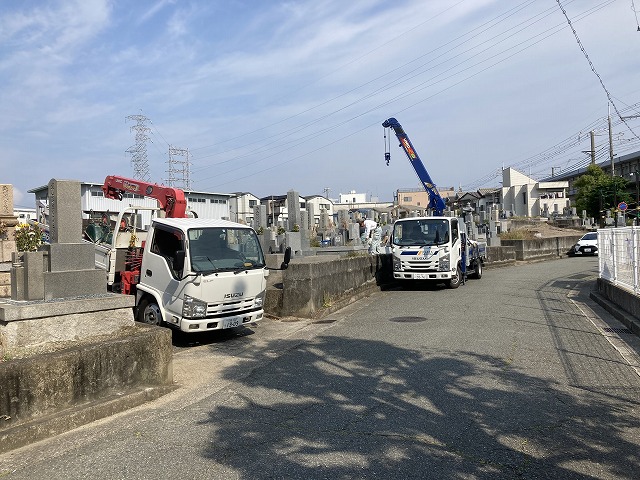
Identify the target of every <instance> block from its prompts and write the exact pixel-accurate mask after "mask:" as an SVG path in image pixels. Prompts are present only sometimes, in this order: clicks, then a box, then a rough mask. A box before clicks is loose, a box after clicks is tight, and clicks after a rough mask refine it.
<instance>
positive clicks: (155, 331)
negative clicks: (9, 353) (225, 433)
mask: <svg viewBox="0 0 640 480" xmlns="http://www.w3.org/2000/svg"><path fill="white" fill-rule="evenodd" d="M171 359H172V346H171V332H170V330H168V329H165V328H160V327H151V326H148V325H137V326H135V327H129V328H128V329H127V331H126V332H123V333H122V334H121V335H112V336H110V338H109V339H108V340H101V341H97V340H95V341H92V342H88V343H81V344H79V345H78V346H75V347H71V348H67V349H64V350H60V351H57V352H51V353H45V354H41V355H33V356H30V357H26V358H18V359H14V360H11V361H3V362H0V386H2V388H1V389H0V419H2V421H1V422H0V452H3V451H7V450H9V449H12V448H16V447H18V446H21V444H26V443H30V442H33V441H35V440H37V439H39V438H44V437H46V436H50V435H51V434H53V433H51V432H55V433H60V432H62V431H65V430H68V429H70V428H74V427H75V426H78V425H79V424H82V423H87V422H89V421H92V420H95V419H96V418H95V417H96V415H87V417H88V418H85V419H84V422H82V418H81V419H80V422H79V423H78V422H76V423H73V422H66V423H64V424H63V425H58V424H56V422H55V418H56V417H57V416H58V415H59V414H60V412H63V411H65V410H66V409H69V408H70V407H74V408H81V407H82V406H84V405H86V404H87V403H91V402H96V401H100V400H105V399H107V398H110V397H112V396H116V397H118V398H122V397H123V396H126V394H127V393H130V392H131V391H134V390H140V389H141V388H143V389H145V390H153V388H154V387H164V389H162V388H160V390H162V392H161V393H160V394H162V393H166V388H168V387H170V388H173V368H172V365H173V364H172V360H171ZM148 396H149V395H148V394H147V397H148ZM158 396H159V395H158ZM145 400H148V398H145ZM140 403H142V402H140ZM112 410H114V408H112V409H111V410H107V411H106V412H105V415H109V414H112V413H114V412H113V411H112ZM115 410H116V411H119V409H117V408H116V409H115ZM103 416H104V415H103ZM99 417H100V416H99V415H98V418H99ZM47 418H49V419H51V421H50V422H49V423H47V424H46V428H43V429H42V430H43V431H42V432H40V435H38V428H37V426H36V425H30V424H32V423H33V422H44V421H45V420H46V419H47ZM60 418H68V417H66V416H64V415H60Z"/></svg>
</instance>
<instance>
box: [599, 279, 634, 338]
mask: <svg viewBox="0 0 640 480" xmlns="http://www.w3.org/2000/svg"><path fill="white" fill-rule="evenodd" d="M597 287H598V293H599V294H600V295H602V296H603V297H604V298H606V299H607V300H608V301H610V302H612V303H614V304H615V305H617V306H618V307H619V308H621V309H622V310H624V311H625V312H626V313H628V314H630V315H631V316H633V317H634V318H635V319H636V320H637V321H640V297H638V296H637V295H635V294H634V293H633V292H630V291H628V290H625V289H624V288H620V287H618V286H616V285H614V284H613V283H610V282H608V281H607V280H603V279H602V278H598V282H597ZM619 320H621V319H619ZM625 323H626V322H625ZM632 323H636V322H632ZM627 326H628V327H629V328H630V329H631V330H633V331H634V333H635V334H636V335H640V331H639V329H638V325H635V328H632V325H627Z"/></svg>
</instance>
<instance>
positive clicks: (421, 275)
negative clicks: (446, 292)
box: [382, 118, 486, 288]
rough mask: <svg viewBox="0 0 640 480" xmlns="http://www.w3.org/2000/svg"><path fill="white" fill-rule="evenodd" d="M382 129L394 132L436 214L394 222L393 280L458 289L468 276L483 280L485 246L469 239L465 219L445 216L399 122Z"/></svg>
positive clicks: (439, 198) (390, 121)
mask: <svg viewBox="0 0 640 480" xmlns="http://www.w3.org/2000/svg"><path fill="white" fill-rule="evenodd" d="M382 126H383V127H384V128H385V132H386V131H387V130H388V129H392V130H393V131H394V133H395V135H396V137H397V138H398V140H399V141H400V147H402V149H403V150H404V152H405V154H406V155H407V158H408V159H409V162H410V163H411V165H412V167H413V169H414V170H415V172H416V175H417V176H418V178H419V179H420V183H421V184H422V186H423V187H424V189H425V190H426V191H427V193H428V195H429V210H430V211H431V212H433V215H430V216H425V217H410V218H402V219H399V220H396V222H395V223H394V225H393V233H392V235H391V254H392V257H393V277H394V278H395V279H396V280H398V281H413V280H429V281H433V282H438V283H446V284H447V286H448V287H449V288H458V287H459V286H460V284H461V283H464V281H465V279H466V278H467V276H470V277H474V278H478V279H479V278H481V277H482V270H483V264H484V261H485V260H486V245H485V244H484V243H480V242H477V241H475V240H471V239H469V238H468V234H467V227H466V225H465V222H464V219H463V218H456V217H448V216H444V209H445V205H446V204H445V201H444V199H443V198H442V196H441V195H440V193H439V192H438V188H437V187H436V185H435V183H434V182H433V180H432V179H431V176H430V175H429V173H428V172H427V169H426V168H425V166H424V164H423V163H422V160H420V157H419V156H418V154H417V153H416V150H415V148H413V145H412V143H411V140H409V137H408V135H407V134H406V132H405V131H404V129H403V128H402V126H401V125H400V123H399V122H398V121H397V120H396V119H395V118H389V119H388V120H385V121H384V122H383V124H382ZM385 139H386V133H385ZM385 145H386V140H385ZM390 159H391V153H390V151H385V161H386V162H387V165H389V161H390Z"/></svg>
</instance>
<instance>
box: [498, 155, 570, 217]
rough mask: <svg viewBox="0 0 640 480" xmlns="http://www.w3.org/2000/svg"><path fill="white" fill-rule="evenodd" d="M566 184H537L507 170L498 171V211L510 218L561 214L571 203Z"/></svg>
mask: <svg viewBox="0 0 640 480" xmlns="http://www.w3.org/2000/svg"><path fill="white" fill-rule="evenodd" d="M568 188H569V182H568V181H555V182H538V181H536V180H534V179H532V178H530V177H528V176H526V175H524V174H523V173H520V172H518V171H517V170H515V169H513V168H511V167H509V168H505V169H504V170H502V189H501V193H500V197H501V203H502V209H503V211H505V212H510V213H511V215H513V216H519V217H538V216H544V215H552V214H553V213H558V214H563V213H564V212H565V208H569V207H570V206H571V203H570V201H569V199H568V198H567V190H568Z"/></svg>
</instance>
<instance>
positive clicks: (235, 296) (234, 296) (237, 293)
mask: <svg viewBox="0 0 640 480" xmlns="http://www.w3.org/2000/svg"><path fill="white" fill-rule="evenodd" d="M243 295H244V292H236V293H225V294H224V298H239V297H241V296H243Z"/></svg>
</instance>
